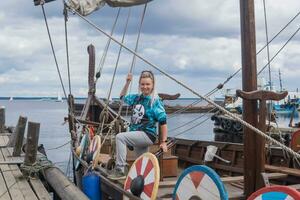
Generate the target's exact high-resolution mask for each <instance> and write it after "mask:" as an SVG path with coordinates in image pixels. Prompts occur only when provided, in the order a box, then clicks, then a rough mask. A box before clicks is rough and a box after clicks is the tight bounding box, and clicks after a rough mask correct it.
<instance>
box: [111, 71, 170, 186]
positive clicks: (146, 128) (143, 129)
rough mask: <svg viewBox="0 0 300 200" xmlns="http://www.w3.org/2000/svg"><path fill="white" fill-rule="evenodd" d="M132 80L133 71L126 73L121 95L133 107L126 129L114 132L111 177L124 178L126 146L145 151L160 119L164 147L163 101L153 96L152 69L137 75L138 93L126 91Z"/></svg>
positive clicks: (164, 119) (161, 146)
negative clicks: (113, 157)
mask: <svg viewBox="0 0 300 200" xmlns="http://www.w3.org/2000/svg"><path fill="white" fill-rule="evenodd" d="M131 81H132V74H128V75H127V78H126V83H125V86H124V88H123V89H122V91H121V93H120V98H121V99H123V100H124V102H125V103H126V104H128V105H129V106H131V107H132V116H131V124H130V127H129V132H122V133H119V134H117V136H116V168H115V169H114V170H113V172H112V173H111V174H110V175H109V178H110V179H113V180H118V179H124V178H126V175H125V173H124V167H125V165H126V155H127V148H126V146H130V147H133V149H134V151H135V153H136V155H137V156H140V155H141V154H143V153H145V152H147V151H148V147H149V146H150V145H152V144H153V143H154V142H155V141H156V140H157V130H156V123H159V126H160V130H161V133H162V141H160V142H161V145H160V148H162V150H163V151H164V152H166V151H167V144H166V140H167V132H168V128H167V114H166V111H165V109H164V107H163V104H162V102H161V101H160V99H159V98H158V97H156V96H155V78H154V74H153V73H152V72H151V71H143V72H142V73H141V75H140V78H139V94H128V95H126V93H127V90H128V87H129V85H130V82H131Z"/></svg>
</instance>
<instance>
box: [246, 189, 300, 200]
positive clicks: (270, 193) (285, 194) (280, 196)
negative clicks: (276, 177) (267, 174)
mask: <svg viewBox="0 0 300 200" xmlns="http://www.w3.org/2000/svg"><path fill="white" fill-rule="evenodd" d="M274 199H276V200H298V199H300V193H299V192H298V191H297V190H295V189H294V188H290V187H287V186H270V187H264V188H261V189H259V190H258V191H256V192H254V193H253V194H251V195H250V197H249V198H248V199H247V200H274Z"/></svg>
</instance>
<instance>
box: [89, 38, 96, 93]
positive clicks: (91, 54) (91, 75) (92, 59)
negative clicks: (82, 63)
mask: <svg viewBox="0 0 300 200" xmlns="http://www.w3.org/2000/svg"><path fill="white" fill-rule="evenodd" d="M87 51H88V54H89V76H88V84H89V94H92V95H94V94H95V92H96V88H95V81H94V77H95V47H94V45H92V44H90V45H89V46H88V47H87Z"/></svg>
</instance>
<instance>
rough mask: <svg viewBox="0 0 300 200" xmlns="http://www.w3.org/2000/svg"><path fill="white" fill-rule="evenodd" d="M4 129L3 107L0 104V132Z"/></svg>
mask: <svg viewBox="0 0 300 200" xmlns="http://www.w3.org/2000/svg"><path fill="white" fill-rule="evenodd" d="M4 130H5V107H4V106H0V133H3V132H4Z"/></svg>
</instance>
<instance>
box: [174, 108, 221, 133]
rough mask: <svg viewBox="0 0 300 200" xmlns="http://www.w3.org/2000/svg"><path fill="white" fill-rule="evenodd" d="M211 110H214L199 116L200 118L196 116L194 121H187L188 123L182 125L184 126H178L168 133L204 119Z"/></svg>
mask: <svg viewBox="0 0 300 200" xmlns="http://www.w3.org/2000/svg"><path fill="white" fill-rule="evenodd" d="M213 110H215V108H213V109H210V110H209V111H208V112H207V113H204V114H201V115H200V116H198V117H196V118H194V119H192V120H190V121H188V122H186V123H184V124H182V125H180V126H177V127H175V128H173V129H170V130H169V132H173V131H176V130H178V129H179V128H182V127H184V126H186V125H188V124H190V123H193V122H194V121H197V120H198V119H201V118H202V117H204V116H205V115H207V114H208V113H211V112H212V111H213ZM173 137H175V136H173Z"/></svg>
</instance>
